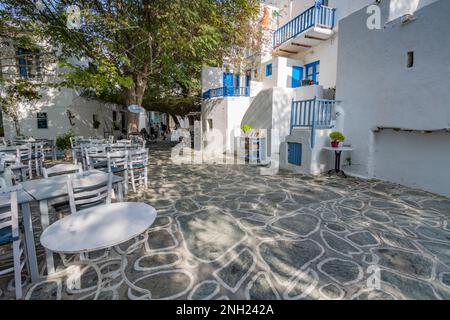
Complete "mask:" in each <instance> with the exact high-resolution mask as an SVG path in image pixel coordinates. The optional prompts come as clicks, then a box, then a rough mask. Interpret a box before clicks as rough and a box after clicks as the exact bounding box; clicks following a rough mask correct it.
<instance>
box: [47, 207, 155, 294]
mask: <svg viewBox="0 0 450 320" xmlns="http://www.w3.org/2000/svg"><path fill="white" fill-rule="evenodd" d="M155 218H156V210H155V209H154V208H153V207H151V206H149V205H148V204H145V203H137V202H118V203H112V204H105V205H100V206H96V207H92V208H89V209H85V210H81V211H79V212H77V214H72V215H70V216H67V217H65V218H63V219H61V220H59V221H57V222H55V223H54V224H52V225H51V226H50V227H48V228H46V229H45V230H44V232H43V233H42V235H41V244H42V245H43V246H44V247H45V248H46V249H48V250H50V251H52V252H55V253H60V254H80V262H79V263H78V262H75V263H74V265H77V264H89V265H90V266H93V268H94V270H95V271H96V272H97V276H98V282H97V293H96V295H95V297H94V299H96V298H97V297H98V295H99V293H100V292H101V290H102V278H103V275H102V273H101V272H100V269H99V268H98V266H97V264H96V263H101V262H102V261H98V260H94V261H91V262H89V261H83V259H82V257H83V256H84V254H85V253H89V252H93V251H97V250H103V249H110V248H113V249H114V251H115V252H117V253H118V254H119V256H120V258H121V262H122V263H121V268H120V272H121V275H122V278H123V280H124V281H126V283H127V284H128V285H131V286H132V288H134V285H133V284H131V283H130V281H129V280H128V279H127V277H126V275H125V267H126V264H127V261H126V256H127V254H129V253H130V252H132V251H130V248H132V250H135V249H137V248H138V246H140V245H141V244H142V243H143V242H144V241H147V237H148V235H147V233H146V231H147V229H148V228H149V227H150V226H151V225H152V224H153V222H154V221H155ZM143 234H144V235H145V236H144V239H143V240H141V241H138V242H136V243H135V244H136V245H131V246H130V247H129V249H128V250H123V249H122V248H120V245H121V244H124V243H125V242H128V241H130V240H132V239H134V238H138V237H140V236H141V235H143ZM63 261H64V259H63ZM66 266H67V265H66ZM139 289H140V288H138V291H142V289H141V290H139Z"/></svg>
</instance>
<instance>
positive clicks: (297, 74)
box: [292, 66, 303, 88]
mask: <svg viewBox="0 0 450 320" xmlns="http://www.w3.org/2000/svg"><path fill="white" fill-rule="evenodd" d="M302 78H303V68H302V67H296V66H294V67H292V88H298V87H300V86H301V85H302Z"/></svg>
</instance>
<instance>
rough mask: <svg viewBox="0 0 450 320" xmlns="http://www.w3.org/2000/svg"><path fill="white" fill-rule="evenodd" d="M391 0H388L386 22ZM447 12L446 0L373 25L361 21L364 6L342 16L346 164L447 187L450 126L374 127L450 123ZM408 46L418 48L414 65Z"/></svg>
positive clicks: (447, 191) (370, 173)
mask: <svg viewBox="0 0 450 320" xmlns="http://www.w3.org/2000/svg"><path fill="white" fill-rule="evenodd" d="M396 3H398V2H396ZM390 5H391V3H390V2H389V1H385V2H383V6H382V16H383V24H384V22H385V21H387V20H388V19H389V17H390V13H391V6H390ZM448 12H450V2H449V1H446V0H440V1H436V2H434V3H432V4H428V5H427V6H422V7H421V9H420V10H418V11H416V12H415V16H416V20H415V21H413V22H411V23H409V24H407V25H401V24H399V23H398V21H397V23H393V24H390V25H389V26H388V27H387V28H385V29H383V30H373V31H371V30H368V29H367V28H365V27H364V26H365V24H366V19H367V14H366V12H365V10H361V11H358V12H356V13H354V14H352V15H351V16H349V17H347V18H346V19H344V20H342V21H341V26H340V30H339V32H340V33H339V37H340V40H339V41H340V45H339V54H338V55H339V59H338V62H339V63H338V80H337V100H341V101H342V108H343V109H344V110H345V124H344V128H345V129H344V134H345V135H346V136H347V137H348V141H347V142H348V143H351V144H352V146H353V147H354V148H355V151H354V152H353V155H352V162H353V163H354V165H352V166H351V167H350V168H348V171H350V172H352V173H353V174H357V175H361V176H365V177H377V178H381V179H386V180H390V181H394V182H399V183H404V184H406V185H408V186H413V187H420V188H423V189H426V190H430V191H433V192H437V193H440V194H444V195H450V184H449V181H450V172H449V171H448V161H449V159H450V157H449V155H448V150H449V145H450V133H445V134H444V133H442V134H437V133H436V134H430V135H427V134H423V133H401V134H397V133H395V132H391V131H383V132H382V133H373V132H372V130H371V129H372V128H373V127H375V126H385V127H401V128H406V129H416V130H433V129H443V128H450V104H449V103H448V101H450V91H449V90H448V88H449V87H450V37H448V36H438V35H439V32H437V30H442V32H443V34H446V35H447V34H448V30H450V20H449V19H448ZM397 14H400V13H397ZM408 51H414V55H415V65H414V67H413V68H411V69H407V68H406V62H407V52H408Z"/></svg>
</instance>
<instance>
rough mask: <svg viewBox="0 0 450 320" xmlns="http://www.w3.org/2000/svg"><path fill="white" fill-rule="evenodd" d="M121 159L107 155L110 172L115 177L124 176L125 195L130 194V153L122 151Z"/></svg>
mask: <svg viewBox="0 0 450 320" xmlns="http://www.w3.org/2000/svg"><path fill="white" fill-rule="evenodd" d="M120 152H121V153H122V155H121V156H120V157H117V156H114V157H112V156H111V153H109V152H108V154H107V163H108V172H109V173H112V174H114V175H120V176H123V188H124V192H125V194H128V151H120Z"/></svg>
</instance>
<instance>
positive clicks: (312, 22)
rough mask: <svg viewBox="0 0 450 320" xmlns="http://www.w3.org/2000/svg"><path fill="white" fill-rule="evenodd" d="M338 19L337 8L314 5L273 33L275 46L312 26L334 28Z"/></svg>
mask: <svg viewBox="0 0 450 320" xmlns="http://www.w3.org/2000/svg"><path fill="white" fill-rule="evenodd" d="M335 19H336V9H334V8H330V7H325V6H322V7H321V8H320V9H318V8H317V7H316V6H313V7H311V8H309V9H307V10H306V11H303V12H302V13H301V14H300V15H298V16H297V17H295V18H294V19H292V20H291V21H289V22H288V23H286V24H285V25H284V26H282V27H281V28H279V29H278V30H277V31H275V32H274V34H273V48H274V49H275V48H277V47H279V46H280V45H282V44H283V43H285V42H286V41H289V40H290V39H292V38H295V37H296V36H298V35H299V34H301V33H303V32H305V31H306V30H308V29H310V28H312V27H320V28H326V29H333V28H334V24H335Z"/></svg>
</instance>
